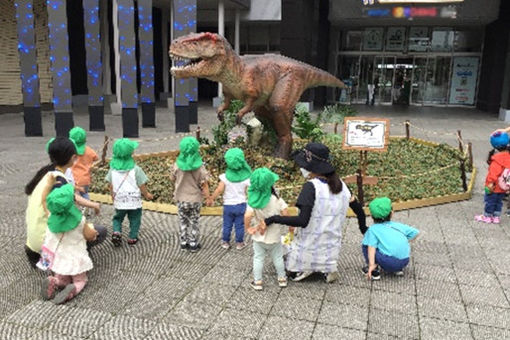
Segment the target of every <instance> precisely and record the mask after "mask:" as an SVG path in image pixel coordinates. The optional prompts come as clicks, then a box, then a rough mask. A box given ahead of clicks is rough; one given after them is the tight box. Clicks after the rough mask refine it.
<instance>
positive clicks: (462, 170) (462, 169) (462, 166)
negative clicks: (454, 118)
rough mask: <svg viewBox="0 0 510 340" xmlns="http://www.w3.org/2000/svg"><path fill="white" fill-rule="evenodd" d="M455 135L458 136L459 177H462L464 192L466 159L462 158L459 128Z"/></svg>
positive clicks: (465, 189)
mask: <svg viewBox="0 0 510 340" xmlns="http://www.w3.org/2000/svg"><path fill="white" fill-rule="evenodd" d="M457 137H458V138H459V151H460V157H461V158H460V178H461V179H462V188H463V189H464V192H466V191H467V189H468V187H467V180H466V160H465V159H464V148H463V147H462V134H461V132H460V130H457Z"/></svg>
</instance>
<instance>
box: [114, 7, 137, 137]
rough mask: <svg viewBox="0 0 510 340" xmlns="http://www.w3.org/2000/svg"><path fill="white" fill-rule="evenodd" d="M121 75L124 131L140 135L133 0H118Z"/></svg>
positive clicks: (128, 133) (125, 133) (134, 135)
mask: <svg viewBox="0 0 510 340" xmlns="http://www.w3.org/2000/svg"><path fill="white" fill-rule="evenodd" d="M118 14H119V18H118V19H119V51H120V59H121V61H122V62H121V65H120V75H121V81H122V91H121V92H120V97H122V133H123V136H124V137H135V138H137V137H138V89H137V84H136V76H137V65H136V43H135V7H134V1H133V0H118Z"/></svg>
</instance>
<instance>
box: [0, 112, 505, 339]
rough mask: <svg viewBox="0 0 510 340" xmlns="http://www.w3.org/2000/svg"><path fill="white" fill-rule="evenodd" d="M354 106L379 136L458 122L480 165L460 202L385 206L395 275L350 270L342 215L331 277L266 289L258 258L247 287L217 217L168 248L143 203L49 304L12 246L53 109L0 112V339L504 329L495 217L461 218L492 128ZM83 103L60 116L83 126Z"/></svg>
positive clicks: (351, 255)
mask: <svg viewBox="0 0 510 340" xmlns="http://www.w3.org/2000/svg"><path fill="white" fill-rule="evenodd" d="M358 108H359V110H360V116H361V115H367V116H378V117H389V118H391V122H392V124H394V127H392V132H391V134H392V135H395V134H403V132H404V128H403V127H402V126H401V125H398V124H401V123H402V122H403V121H405V120H406V119H410V120H411V123H412V124H414V125H416V126H418V127H422V128H424V129H426V130H427V131H423V130H418V129H413V128H412V129H411V131H412V132H411V134H412V135H413V136H417V137H422V138H424V139H430V140H436V141H442V142H448V143H450V144H452V145H457V144H456V139H455V137H454V136H453V135H452V134H451V133H452V132H455V131H456V130H457V129H460V130H462V135H463V137H464V139H465V140H467V141H471V142H472V143H473V146H474V156H475V164H476V165H477V167H478V168H479V170H480V172H479V174H478V176H477V177H478V178H477V179H476V186H475V194H474V196H473V198H472V199H471V200H470V201H465V202H460V203H453V204H447V205H441V206H435V207H428V208H420V209H414V210H409V211H403V212H398V213H396V214H395V217H394V219H395V220H397V221H401V222H403V223H407V224H410V225H413V226H416V227H417V228H418V229H420V230H421V232H422V235H421V236H420V237H419V239H418V240H417V241H416V242H415V243H414V244H413V250H412V257H411V262H410V265H409V267H408V269H407V270H406V271H405V276H404V277H401V278H399V277H393V276H383V277H382V279H381V280H380V281H379V282H373V283H371V282H368V281H366V280H365V279H364V277H363V275H362V274H361V271H360V268H361V266H362V265H363V259H362V255H361V252H360V241H361V235H360V234H359V231H358V228H357V224H356V221H355V219H348V221H347V223H346V224H345V226H344V238H343V244H342V251H341V256H340V262H339V268H340V274H341V279H340V280H339V282H336V283H333V284H326V283H324V282H323V281H322V280H321V279H319V278H311V279H309V280H306V281H304V282H300V283H292V282H290V283H289V286H288V287H287V288H286V289H280V288H278V286H277V283H276V278H275V273H274V269H273V268H272V265H271V264H270V263H269V262H267V264H266V266H265V274H264V275H265V276H266V277H267V279H266V283H265V286H264V291H262V292H256V291H253V290H252V289H251V288H250V286H249V282H250V279H251V260H252V258H251V256H252V250H251V247H246V248H245V249H244V250H242V251H237V250H235V249H231V250H228V251H225V250H224V249H222V248H221V247H220V246H219V240H220V233H221V218H220V217H203V218H201V220H200V225H201V232H202V245H203V248H202V250H201V251H199V252H198V253H196V254H190V253H187V252H182V251H180V249H179V246H178V227H177V218H176V216H172V215H165V214H160V213H154V212H144V215H143V218H142V228H141V232H140V239H141V241H140V242H139V243H138V244H137V245H136V246H134V247H129V246H128V245H127V244H126V243H124V244H123V246H122V247H120V248H114V247H113V245H112V244H111V242H110V240H109V239H108V240H107V241H106V242H104V243H103V244H101V245H99V246H98V247H96V248H94V249H93V250H92V259H93V261H94V266H95V268H94V269H93V270H92V271H91V272H90V273H89V284H88V286H87V287H86V288H85V289H84V291H83V292H82V293H81V294H80V295H79V296H78V297H77V298H75V299H74V300H72V301H71V302H69V303H67V304H65V305H62V306H54V305H53V304H51V303H50V302H46V301H43V300H42V299H41V297H40V286H41V282H42V279H43V277H44V276H43V274H41V273H39V272H37V271H35V270H33V269H31V268H30V267H29V265H28V264H27V261H26V259H25V255H24V252H23V245H24V242H25V224H24V213H25V212H24V210H25V207H26V197H25V195H24V194H23V187H24V185H25V184H26V182H27V181H28V180H29V179H30V178H31V176H32V175H33V174H34V173H35V171H36V170H37V169H38V168H39V167H41V166H42V165H44V164H45V162H47V156H46V155H45V153H44V151H43V150H44V144H45V143H46V141H47V140H48V139H49V138H50V137H51V136H52V135H53V133H54V132H53V124H54V122H53V116H52V115H51V114H50V113H45V114H44V118H43V128H44V132H45V134H46V136H45V137H42V138H41V137H31V138H26V137H24V136H23V119H22V116H20V115H19V114H3V115H0V120H1V123H0V157H1V159H2V162H1V163H0V206H1V207H2V213H1V214H0V273H2V275H0V306H1V307H2V308H0V339H79V338H80V339H81V338H83V339H346V338H348V339H393V338H404V339H488V338H509V337H510V300H509V298H510V274H509V270H508V268H509V267H510V226H509V225H510V223H509V218H508V217H506V216H504V217H503V219H502V224H501V225H485V224H479V223H475V222H474V221H473V216H474V214H475V213H479V212H481V210H482V208H483V205H482V204H483V203H482V202H483V195H482V184H483V183H482V182H483V179H484V177H485V173H486V169H487V166H486V165H485V164H484V163H485V157H486V153H487V152H488V151H489V144H488V137H487V136H488V134H489V133H490V132H491V131H492V130H493V129H495V128H496V127H501V126H504V124H502V123H501V122H499V121H498V120H497V117H496V116H495V115H492V114H489V113H486V112H480V111H477V110H471V109H445V108H408V109H405V108H392V107H384V106H383V107H365V106H360V107H358ZM199 111H200V112H199V121H200V126H201V128H202V129H203V130H207V129H208V128H210V127H211V126H212V125H213V124H216V120H215V116H214V112H213V111H212V110H211V109H210V108H208V107H206V106H205V105H204V106H201V107H200V110H199ZM85 112H86V111H84V110H83V109H81V110H77V113H75V117H74V119H75V123H76V124H78V125H80V126H84V127H86V126H87V125H88V117H87V114H86V113H85ZM106 125H107V131H106V134H107V135H109V136H111V137H118V136H120V133H121V130H120V126H121V118H120V116H111V115H107V116H106ZM157 125H158V127H157V128H156V129H140V135H141V138H142V139H143V138H155V137H165V136H172V135H173V119H172V117H171V114H170V112H169V111H168V110H167V109H164V108H158V111H157ZM429 131H434V132H435V133H432V132H429ZM202 135H204V133H202ZM206 135H207V133H206ZM103 137H104V133H99V132H92V133H89V137H88V140H89V142H88V143H89V145H91V146H93V147H95V148H96V149H97V148H99V146H100V145H102V141H103ZM178 142H179V139H178V138H171V139H168V140H165V141H162V142H145V143H144V142H141V146H140V151H139V152H141V153H142V152H150V151H163V150H169V149H175V148H176V147H177V145H178ZM112 212H113V209H112V207H111V206H103V207H102V212H101V215H100V216H99V217H97V218H95V219H94V222H96V223H98V224H103V225H106V226H108V227H109V228H111V227H110V226H111V224H110V219H111V216H112ZM124 229H125V230H124V231H126V229H128V228H126V227H125V228H124ZM110 231H111V229H110ZM273 278H274V279H273Z"/></svg>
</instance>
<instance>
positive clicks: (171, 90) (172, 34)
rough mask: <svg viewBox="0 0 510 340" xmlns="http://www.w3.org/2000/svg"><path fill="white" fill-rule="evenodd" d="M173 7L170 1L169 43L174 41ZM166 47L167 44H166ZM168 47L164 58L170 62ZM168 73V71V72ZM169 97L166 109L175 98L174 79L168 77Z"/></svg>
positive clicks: (171, 104)
mask: <svg viewBox="0 0 510 340" xmlns="http://www.w3.org/2000/svg"><path fill="white" fill-rule="evenodd" d="M174 36H175V34H174V5H173V0H171V6H170V42H172V40H173V39H174ZM167 45H168V43H167ZM169 47H170V45H168V46H167V47H166V49H167V51H166V58H167V59H168V60H170V57H169V56H168V49H169ZM168 71H170V69H169V70H168ZM170 95H171V97H172V99H171V100H169V101H168V107H170V106H174V97H175V78H174V77H170Z"/></svg>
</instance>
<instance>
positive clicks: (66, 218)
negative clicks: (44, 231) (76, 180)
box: [46, 184, 82, 233]
mask: <svg viewBox="0 0 510 340" xmlns="http://www.w3.org/2000/svg"><path fill="white" fill-rule="evenodd" d="M46 206H47V207H48V210H49V211H50V217H48V228H49V229H50V231H51V232H52V233H63V232H66V231H69V230H72V229H74V228H76V227H77V226H78V225H79V224H80V222H81V218H82V214H81V211H80V210H79V209H78V208H77V207H76V205H75V204H74V187H73V186H72V185H71V184H64V185H63V186H61V187H59V188H55V189H53V190H52V191H51V192H50V194H49V195H48V196H47V197H46Z"/></svg>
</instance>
